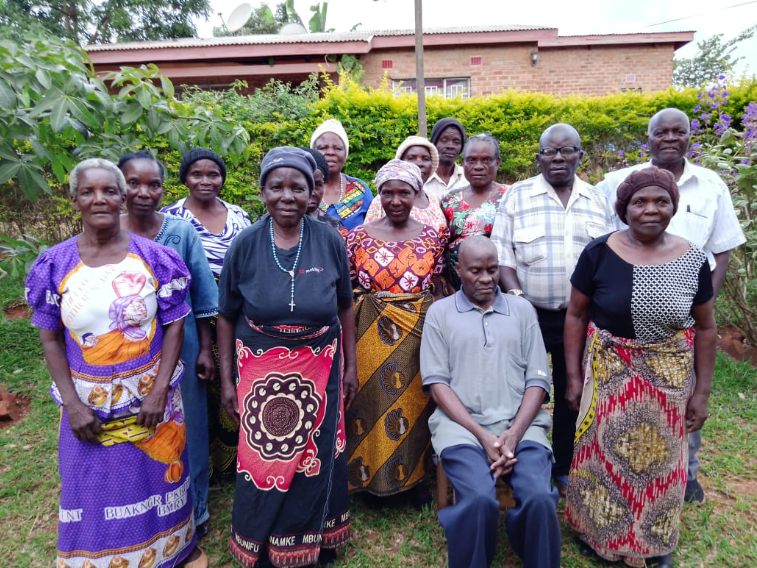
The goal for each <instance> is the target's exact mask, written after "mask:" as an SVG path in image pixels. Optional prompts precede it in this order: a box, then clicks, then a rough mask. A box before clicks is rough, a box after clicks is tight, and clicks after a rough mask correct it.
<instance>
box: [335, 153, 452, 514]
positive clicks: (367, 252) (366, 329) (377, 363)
mask: <svg viewBox="0 0 757 568" xmlns="http://www.w3.org/2000/svg"><path fill="white" fill-rule="evenodd" d="M376 186H377V187H378V198H379V199H380V200H381V204H382V207H383V208H384V211H385V213H386V216H385V217H383V218H381V219H378V220H377V221H374V222H373V223H369V224H367V225H361V226H358V227H356V228H355V229H353V230H352V231H350V232H349V233H348V235H347V251H348V254H349V257H350V271H351V276H352V280H353V283H354V284H355V286H356V289H357V292H358V297H357V300H356V303H355V317H356V321H357V361H358V381H359V387H358V394H357V396H356V397H355V401H354V403H353V405H352V407H351V408H350V410H349V412H348V413H347V416H346V429H347V460H348V463H349V466H348V467H349V489H350V491H367V492H369V493H370V494H372V495H376V496H384V495H392V494H395V493H400V492H403V491H406V490H410V489H413V491H412V493H411V498H412V500H413V502H414V504H415V505H416V506H418V507H421V506H423V505H425V504H428V503H430V500H431V499H430V495H429V494H428V492H427V491H426V490H425V487H423V485H422V484H421V482H422V481H423V479H424V478H425V475H426V469H425V467H426V461H427V460H426V454H427V452H428V449H429V448H430V442H431V437H430V434H429V430H428V417H429V415H430V414H431V411H432V408H431V407H430V399H429V398H428V397H427V396H426V395H425V394H424V393H423V390H422V386H421V377H420V372H419V370H420V361H419V356H420V342H421V330H422V328H423V319H424V317H425V314H426V311H427V310H428V308H429V306H430V305H431V303H432V302H433V300H434V296H435V295H437V296H438V295H440V293H441V286H439V284H438V281H439V280H438V279H439V277H440V276H441V273H442V271H443V263H444V260H443V259H444V250H445V247H446V244H447V234H448V233H447V229H446V228H443V229H442V231H441V233H440V232H439V230H438V229H437V228H435V227H431V226H429V225H423V224H422V223H419V222H418V221H415V220H413V219H411V218H410V211H411V209H412V208H413V204H414V203H415V198H416V196H417V194H418V193H419V192H420V191H422V189H423V181H422V179H421V173H420V170H419V169H418V167H417V166H416V165H415V164H412V163H410V162H405V161H401V160H391V161H390V162H389V163H387V164H386V165H385V166H384V167H383V168H381V170H379V172H378V174H377V175H376Z"/></svg>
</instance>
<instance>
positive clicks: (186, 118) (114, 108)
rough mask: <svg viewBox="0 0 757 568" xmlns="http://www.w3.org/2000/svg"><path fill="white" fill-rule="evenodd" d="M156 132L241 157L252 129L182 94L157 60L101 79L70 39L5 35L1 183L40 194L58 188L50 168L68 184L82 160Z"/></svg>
mask: <svg viewBox="0 0 757 568" xmlns="http://www.w3.org/2000/svg"><path fill="white" fill-rule="evenodd" d="M109 87H110V88H109ZM111 90H112V92H111ZM157 140H161V141H163V140H167V141H168V143H169V145H170V147H172V148H175V149H183V148H185V147H186V146H210V147H213V148H214V149H216V150H217V151H218V152H219V153H221V155H225V156H228V157H229V160H230V161H231V163H232V164H236V163H238V162H239V161H240V160H242V159H243V158H244V156H245V152H246V149H247V146H248V144H249V135H248V134H247V132H246V131H245V130H244V128H242V127H241V126H239V125H237V124H235V123H233V122H232V121H231V120H230V119H228V118H225V117H224V116H223V114H222V111H221V109H218V108H216V107H214V108H208V107H204V106H201V105H189V104H187V103H183V102H181V101H178V100H176V99H175V98H174V87H173V85H172V84H171V81H170V80H169V79H168V78H167V77H164V76H162V75H161V74H160V72H159V70H158V68H157V67H156V66H155V65H148V66H142V67H140V68H139V69H135V68H130V67H124V68H122V69H121V70H120V71H118V72H114V73H111V74H109V75H108V76H106V77H105V78H103V79H100V78H98V77H97V76H96V75H95V73H94V71H93V70H92V67H91V64H89V60H88V59H87V55H86V53H85V52H84V51H83V50H82V49H81V48H79V47H78V46H76V45H74V44H73V43H72V42H70V41H67V42H64V41H60V40H55V39H50V38H45V39H41V38H29V39H28V40H26V41H24V42H23V43H18V42H13V41H10V40H3V41H0V185H4V184H10V189H11V191H16V190H20V191H21V192H22V193H23V194H24V195H25V196H26V197H28V198H35V197H37V196H39V195H41V194H44V193H50V192H51V190H50V181H51V180H50V176H51V175H52V176H53V177H54V179H55V182H57V184H64V183H65V182H66V179H67V175H68V173H69V172H70V171H71V169H72V168H73V167H74V165H75V164H76V162H77V161H78V160H81V159H84V158H89V157H105V158H108V159H111V160H117V159H118V157H119V156H120V155H121V154H123V153H125V152H129V151H133V150H135V149H137V148H139V147H142V146H143V145H144V144H145V143H150V142H151V141H157Z"/></svg>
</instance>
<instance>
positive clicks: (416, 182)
mask: <svg viewBox="0 0 757 568" xmlns="http://www.w3.org/2000/svg"><path fill="white" fill-rule="evenodd" d="M392 180H399V181H404V182H405V183H406V184H408V185H409V186H410V187H412V188H413V189H414V190H415V193H420V192H421V191H422V190H423V179H422V178H421V170H420V169H418V166H416V165H415V164H413V163H411V162H405V161H403V160H397V159H394V160H389V161H388V162H387V163H386V164H384V166H383V167H382V168H381V169H380V170H379V171H378V173H377V174H376V179H375V180H374V181H373V183H375V184H376V189H378V190H379V191H381V186H382V185H384V184H385V183H386V182H388V181H392Z"/></svg>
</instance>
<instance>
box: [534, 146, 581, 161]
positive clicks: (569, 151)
mask: <svg viewBox="0 0 757 568" xmlns="http://www.w3.org/2000/svg"><path fill="white" fill-rule="evenodd" d="M580 151H581V148H579V147H578V146H563V147H562V148H542V149H541V150H539V154H541V155H542V156H547V157H548V158H551V157H552V156H557V153H558V152H560V154H561V155H562V157H563V158H568V157H570V156H572V155H573V154H576V153H578V152H580Z"/></svg>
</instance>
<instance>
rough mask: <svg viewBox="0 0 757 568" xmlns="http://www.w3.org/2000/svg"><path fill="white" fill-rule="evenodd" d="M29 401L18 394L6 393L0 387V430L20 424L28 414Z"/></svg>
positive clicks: (4, 389)
mask: <svg viewBox="0 0 757 568" xmlns="http://www.w3.org/2000/svg"><path fill="white" fill-rule="evenodd" d="M30 404H31V400H29V399H28V398H27V397H25V396H23V395H19V394H14V393H12V392H8V391H7V390H6V388H5V387H4V386H3V385H0V428H8V427H9V426H13V425H14V424H18V423H19V422H21V421H22V420H23V419H24V417H25V416H26V413H27V412H29V405H30Z"/></svg>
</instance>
